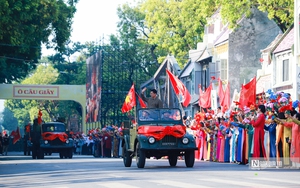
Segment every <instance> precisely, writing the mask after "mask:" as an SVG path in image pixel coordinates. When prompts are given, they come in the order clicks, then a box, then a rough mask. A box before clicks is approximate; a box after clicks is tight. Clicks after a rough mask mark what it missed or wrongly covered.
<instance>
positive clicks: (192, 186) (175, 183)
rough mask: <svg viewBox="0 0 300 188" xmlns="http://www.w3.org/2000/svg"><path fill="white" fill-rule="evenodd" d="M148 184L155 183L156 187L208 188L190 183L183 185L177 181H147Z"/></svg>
mask: <svg viewBox="0 0 300 188" xmlns="http://www.w3.org/2000/svg"><path fill="white" fill-rule="evenodd" d="M149 181H150V182H153V183H157V184H158V185H168V186H172V187H181V188H187V187H188V188H208V187H207V186H201V185H195V184H190V183H183V182H179V181H169V180H149ZM153 187H155V186H153Z"/></svg>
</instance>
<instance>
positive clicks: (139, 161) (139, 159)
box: [135, 142, 146, 168]
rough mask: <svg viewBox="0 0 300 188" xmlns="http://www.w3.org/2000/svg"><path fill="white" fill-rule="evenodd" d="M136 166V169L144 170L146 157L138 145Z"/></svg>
mask: <svg viewBox="0 0 300 188" xmlns="http://www.w3.org/2000/svg"><path fill="white" fill-rule="evenodd" d="M135 151H136V155H135V156H136V165H137V167H138V168H144V167H145V163H146V155H145V151H144V150H141V148H140V143H139V142H138V143H137V144H136V150H135Z"/></svg>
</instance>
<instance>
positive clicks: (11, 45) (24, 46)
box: [0, 43, 40, 48]
mask: <svg viewBox="0 0 300 188" xmlns="http://www.w3.org/2000/svg"><path fill="white" fill-rule="evenodd" d="M0 46H9V47H22V48H40V46H30V45H14V44H6V43H0Z"/></svg>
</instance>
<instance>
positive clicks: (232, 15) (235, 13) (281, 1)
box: [215, 0, 294, 31]
mask: <svg viewBox="0 0 300 188" xmlns="http://www.w3.org/2000/svg"><path fill="white" fill-rule="evenodd" d="M215 2H216V5H217V6H220V7H221V16H222V18H223V19H224V20H223V21H224V22H225V23H226V22H228V23H229V26H230V27H231V28H234V27H236V26H237V24H238V21H239V20H240V19H241V18H242V16H250V15H251V9H252V8H257V9H259V10H260V11H262V12H267V13H268V17H269V19H272V20H274V21H275V22H276V23H277V25H278V26H279V27H280V28H281V30H282V31H286V30H287V28H289V27H290V26H291V24H293V22H294V0H252V1H248V0H240V1H232V0H216V1H215Z"/></svg>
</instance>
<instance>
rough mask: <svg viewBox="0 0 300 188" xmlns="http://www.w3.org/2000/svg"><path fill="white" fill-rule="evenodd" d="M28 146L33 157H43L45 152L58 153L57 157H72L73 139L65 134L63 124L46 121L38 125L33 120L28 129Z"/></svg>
mask: <svg viewBox="0 0 300 188" xmlns="http://www.w3.org/2000/svg"><path fill="white" fill-rule="evenodd" d="M29 147H30V148H31V151H32V158H33V159H44V156H45V154H52V153H59V157H60V158H61V159H62V158H70V159H71V158H72V157H73V147H74V141H73V139H72V138H69V137H68V135H67V134H66V128H65V124H64V123H61V122H48V123H43V124H42V125H38V124H37V121H36V120H35V121H34V124H33V128H32V130H31V131H30V143H29Z"/></svg>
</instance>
